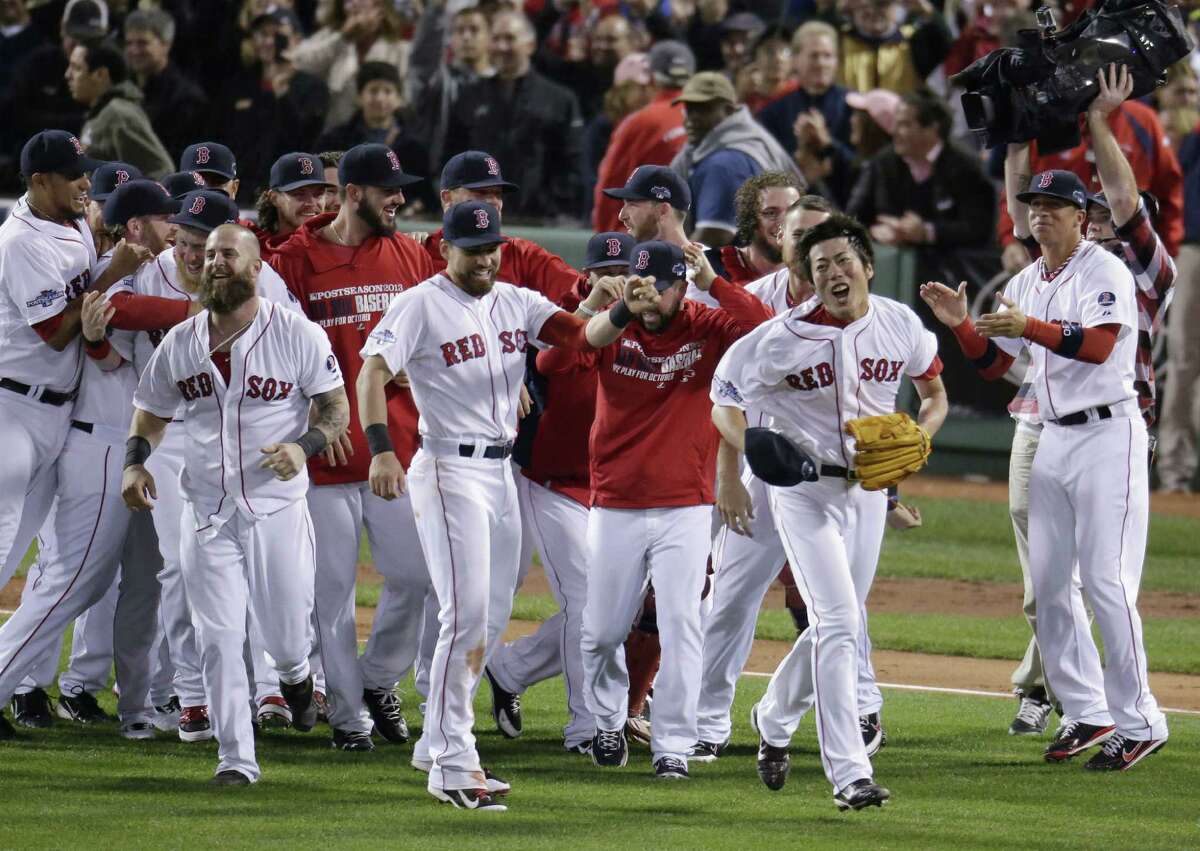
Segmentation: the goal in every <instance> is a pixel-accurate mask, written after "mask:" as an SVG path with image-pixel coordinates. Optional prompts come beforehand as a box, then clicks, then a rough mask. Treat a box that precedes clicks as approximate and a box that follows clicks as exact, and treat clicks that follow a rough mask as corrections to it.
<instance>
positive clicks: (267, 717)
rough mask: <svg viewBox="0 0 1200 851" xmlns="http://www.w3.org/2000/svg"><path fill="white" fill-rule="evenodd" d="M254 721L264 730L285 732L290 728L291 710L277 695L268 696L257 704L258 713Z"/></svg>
mask: <svg viewBox="0 0 1200 851" xmlns="http://www.w3.org/2000/svg"><path fill="white" fill-rule="evenodd" d="M254 720H256V721H257V722H258V726H259V727H262V728H264V729H271V730H286V729H287V728H288V727H290V726H292V710H291V709H289V708H288V705H287V701H286V700H284V699H283V698H282V697H280V696H279V695H277V694H272V695H268V696H267V697H264V698H263V699H262V700H260V701H259V702H258V713H257V714H256V715H255V718H254Z"/></svg>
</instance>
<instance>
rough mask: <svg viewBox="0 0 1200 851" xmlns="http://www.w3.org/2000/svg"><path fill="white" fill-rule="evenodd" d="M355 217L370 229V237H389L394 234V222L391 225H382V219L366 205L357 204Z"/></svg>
mask: <svg viewBox="0 0 1200 851" xmlns="http://www.w3.org/2000/svg"><path fill="white" fill-rule="evenodd" d="M355 215H357V216H358V217H359V219H361V220H362V222H363V224H365V225H366V226H367V227H368V228H370V229H371V235H372V236H385V237H386V236H391V235H392V234H394V233H395V232H396V224H395V220H393V221H392V224H384V221H383V218H382V217H381V216H380V215H379V213H377V212H375V210H373V209H371V208H370V207H368V206H367V205H366V204H359V205H358V209H357V210H355Z"/></svg>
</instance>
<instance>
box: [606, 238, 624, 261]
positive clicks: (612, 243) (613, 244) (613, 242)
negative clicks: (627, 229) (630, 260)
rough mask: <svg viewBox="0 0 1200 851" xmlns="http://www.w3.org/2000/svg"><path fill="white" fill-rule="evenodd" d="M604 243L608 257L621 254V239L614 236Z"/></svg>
mask: <svg viewBox="0 0 1200 851" xmlns="http://www.w3.org/2000/svg"><path fill="white" fill-rule="evenodd" d="M604 245H605V252H606V253H607V254H608V256H609V257H620V256H621V240H619V239H616V238H615V237H614V238H611V239H609V240H607V241H606V242H605V243H604Z"/></svg>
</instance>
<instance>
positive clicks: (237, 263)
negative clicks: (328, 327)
mask: <svg viewBox="0 0 1200 851" xmlns="http://www.w3.org/2000/svg"><path fill="white" fill-rule="evenodd" d="M261 264H262V261H261V260H260V259H259V256H258V241H257V240H256V239H255V238H254V235H253V234H252V233H250V232H249V231H248V230H245V229H243V228H240V227H238V226H236V225H229V226H222V227H218V228H216V229H215V230H214V231H213V232H212V233H211V234H210V235H209V238H208V247H207V249H206V258H205V264H204V272H203V277H202V278H201V283H200V293H199V295H200V301H201V304H203V305H204V308H205V309H204V310H202V311H201V312H200V313H199V314H197V315H196V316H195V317H193V318H192V319H191V320H189V321H188V322H185V323H182V324H180V325H178V326H176V327H175V328H173V329H171V330H170V331H169V332H168V333H167V335H166V337H164V338H163V341H162V343H161V344H160V345H159V346H158V348H157V349H156V350H155V352H154V355H153V356H152V357H151V358H150V362H149V364H147V366H146V369H145V371H144V372H143V373H142V377H141V380H140V381H139V383H138V389H137V393H136V394H135V396H134V416H133V424H132V426H131V428H130V437H129V441H128V443H127V448H126V465H125V473H124V478H123V481H122V488H121V490H122V495H123V496H124V498H125V501H126V503H127V504H128V505H129V507H130V508H132V509H135V510H136V509H149V508H153V507H154V500H155V499H156V498H157V494H158V491H159V489H160V488H163V489H165V488H168V487H173V486H174V483H172V482H168V481H160V482H156V481H155V479H154V477H153V476H152V475H151V474H150V472H149V471H148V470H147V469H146V467H145V462H146V459H147V458H149V457H150V454H151V451H152V449H153V447H154V445H156V444H157V443H159V442H160V441H161V440H162V437H163V434H164V433H165V431H166V430H167V425H168V424H169V423H170V422H171V420H172V419H174V418H175V417H176V415H177V413H178V412H179V411H182V413H183V420H184V421H183V431H184V433H185V434H186V436H187V442H186V449H185V459H186V460H185V467H184V472H183V473H182V474H181V475H180V477H179V481H178V484H179V487H180V489H181V490H182V492H183V498H184V501H185V506H184V513H183V516H184V520H183V522H182V524H181V529H182V531H181V538H182V541H181V546H182V552H181V562H182V566H183V577H184V583H185V585H186V586H187V594H188V599H189V601H190V602H191V604H192V612H193V615H194V618H195V622H196V632H197V639H198V641H199V644H200V648H201V659H202V661H203V665H204V679H205V682H206V683H207V685H208V687H209V691H210V701H211V705H212V710H213V711H212V722H213V727H214V728H215V732H216V738H217V741H218V743H219V744H220V749H219V763H218V765H217V773H216V775H215V777H214V778H213V782H214V783H215V784H217V785H229V786H235V785H245V784H249V783H253V782H255V781H256V780H258V777H259V768H258V763H257V762H256V760H255V758H254V733H253V726H252V723H251V722H252V719H251V715H250V709H249V706H250V691H249V683H248V681H247V677H246V668H245V664H244V661H243V656H242V647H243V644H244V643H245V640H246V624H247V618H248V615H249V612H248V611H247V609H248V608H253V610H254V613H255V616H256V618H257V620H258V622H259V623H260V624H261V625H262V627H263V638H264V641H265V643H266V649H267V652H268V653H270V656H271V659H272V660H273V661H274V663H275V668H276V671H277V672H278V675H279V680H280V683H281V687H282V689H283V693H284V697H285V698H286V699H287V701H288V705H289V706H290V708H291V710H292V715H293V718H297V719H299V718H304V717H306V716H308V715H311V714H315V713H314V710H315V707H313V679H312V675H311V673H310V671H309V665H308V654H309V650H310V648H311V644H312V626H311V619H312V607H313V574H314V570H315V558H316V553H315V547H314V543H313V530H312V522H311V521H310V519H309V516H308V506H307V503H306V502H305V500H304V493H305V491H306V490H307V489H308V473H307V470H306V467H305V459H306V458H311V457H312V456H314V455H316V454H318V453H319V452H321V451H323V450H324V449H325V447H326V446H327V445H328V444H329V443H331V442H332V441H334V440H336V439H337V438H338V437H339V436H340V435H341V433H342V432H343V431H344V430H345V428H346V425H347V424H348V423H349V416H350V415H349V410H350V406H349V402H348V400H347V399H346V392H345V388H344V387H343V384H342V376H341V371H340V370H339V369H338V365H337V360H336V359H335V358H334V356H333V352H332V350H331V349H330V347H329V340H328V339H327V338H326V336H325V335H324V334H323V333H321V330H320V329H319V328H317V327H316V326H315V325H313V324H312V323H310V322H308V321H307V320H306V319H304V317H303V316H301V315H299V314H298V313H296V312H294V311H290V310H287V309H286V308H283V307H282V306H280V305H279V304H275V303H271V302H268V301H267V300H265V299H262V298H260V297H259V296H258V295H256V292H257V279H258V274H259V271H260V266H261ZM310 407H314V408H315V416H314V420H313V424H312V426H311V427H309V409H310Z"/></svg>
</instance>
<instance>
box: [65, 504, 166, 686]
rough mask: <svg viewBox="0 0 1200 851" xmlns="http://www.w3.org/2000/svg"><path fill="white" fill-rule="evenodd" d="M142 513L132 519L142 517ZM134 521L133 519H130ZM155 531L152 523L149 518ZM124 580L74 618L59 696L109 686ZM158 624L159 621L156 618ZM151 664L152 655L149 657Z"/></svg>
mask: <svg viewBox="0 0 1200 851" xmlns="http://www.w3.org/2000/svg"><path fill="white" fill-rule="evenodd" d="M141 516H142V512H138V513H137V514H134V515H133V517H141ZM131 519H132V518H131ZM146 522H147V523H149V524H150V527H151V532H153V528H154V527H153V523H152V522H151V521H150V520H149V518H147V519H146ZM153 540H154V546H155V553H154V560H155V561H156V562H161V557H160V556H159V555H158V552H157V548H158V538H157V537H155V538H154V539H153ZM120 587H121V580H120V579H119V578H118V579H114V580H113V583H112V584H111V585H110V586H109V587H108V590H107V591H105V592H104V596H103V597H101V598H100V599H99V600H97V601H96V602H95V603H93V604H92V606H91V608H89V609H88V610H87V611H86V612H84V613H83V614H81V615H80V616H79V617H77V618H75V626H74V628H73V629H72V630H71V656H70V659H69V660H68V661H67V667H66V668H65V669H64V670H63V672H62V673H61V674H59V675H58V691H59V693H60V694H82V693H83V692H87V693H88V694H92V695H95V694H99V693H100V692H101V691H103V690H104V688H105V687H106V686H107V685H108V677H109V674H111V673H112V667H113V632H114V630H115V628H116V619H117V593H118V589H119V588H120ZM155 620H156V621H157V618H155ZM146 662H147V664H149V655H148V654H147V658H146Z"/></svg>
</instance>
